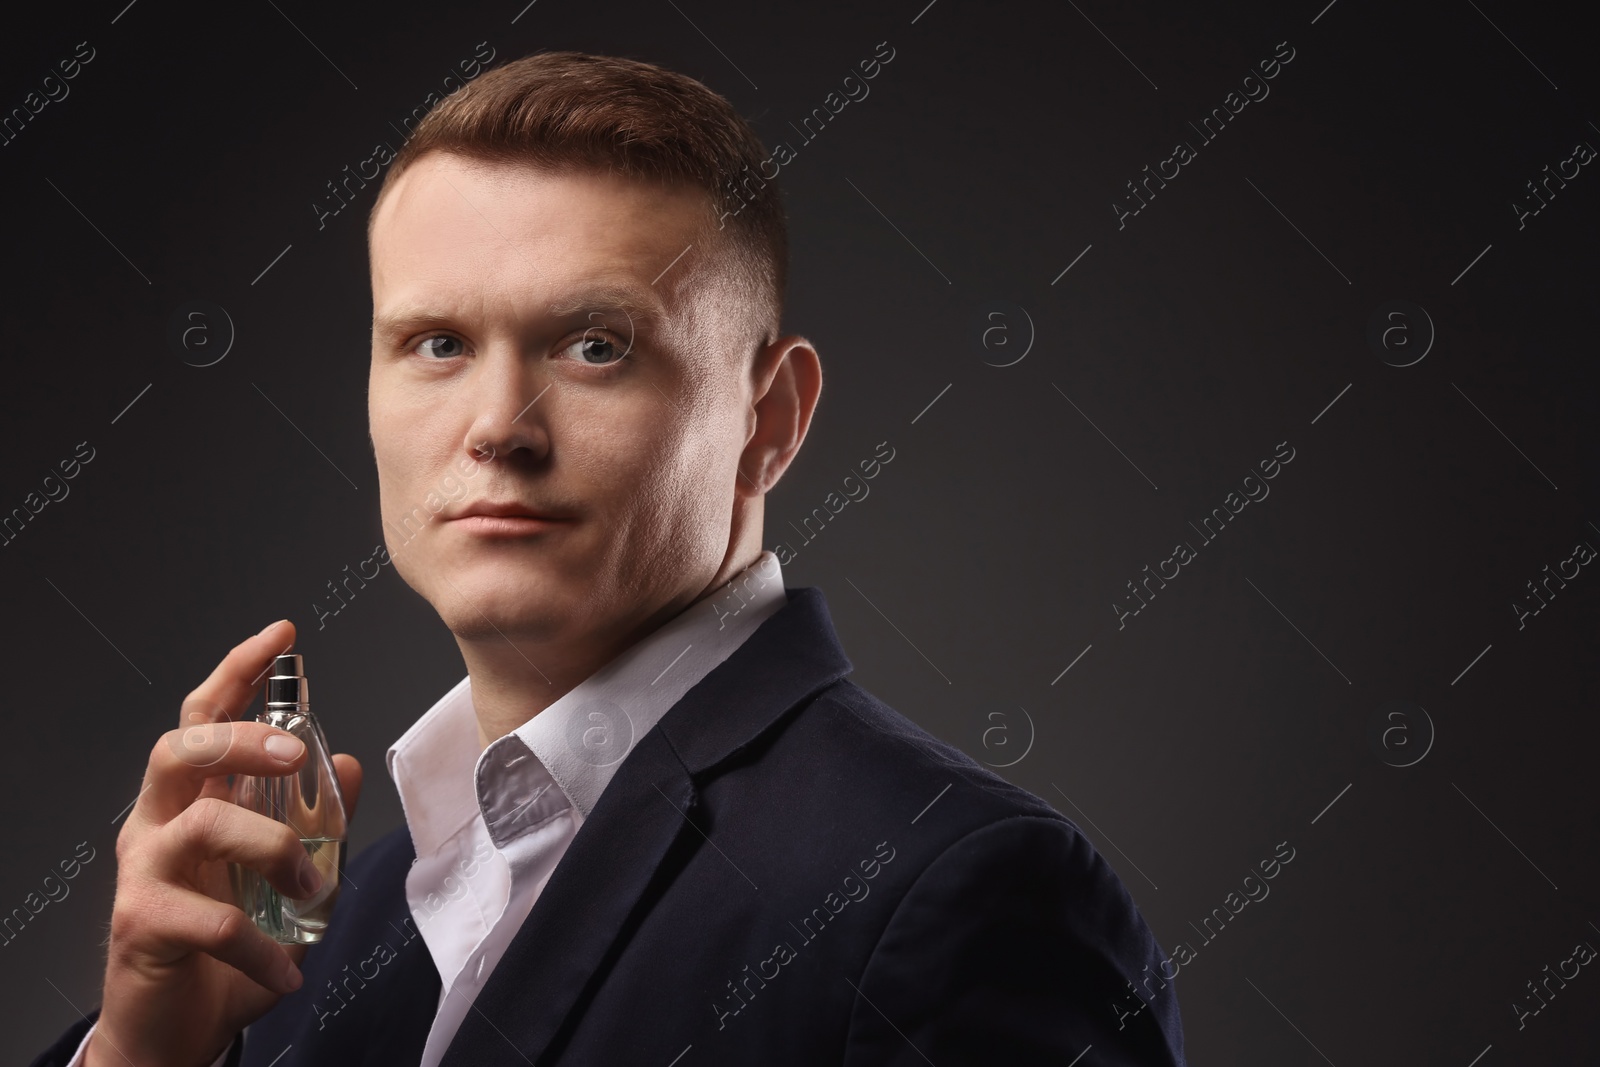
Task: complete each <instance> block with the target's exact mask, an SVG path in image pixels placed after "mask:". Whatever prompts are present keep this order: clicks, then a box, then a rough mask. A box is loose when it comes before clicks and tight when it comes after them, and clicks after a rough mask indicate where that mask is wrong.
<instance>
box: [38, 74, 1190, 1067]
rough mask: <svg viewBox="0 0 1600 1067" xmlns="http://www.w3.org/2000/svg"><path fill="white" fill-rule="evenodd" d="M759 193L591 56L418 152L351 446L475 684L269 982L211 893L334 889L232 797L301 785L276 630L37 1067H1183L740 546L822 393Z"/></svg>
mask: <svg viewBox="0 0 1600 1067" xmlns="http://www.w3.org/2000/svg"><path fill="white" fill-rule="evenodd" d="M764 162H768V161H767V160H766V157H765V153H764V150H763V148H762V146H761V144H760V141H759V140H758V139H757V138H756V136H755V134H754V132H753V131H752V130H751V129H750V128H749V127H748V125H747V124H745V123H744V122H743V121H742V120H741V119H740V118H739V117H738V116H737V114H736V113H735V112H734V111H733V109H732V108H731V106H730V105H729V104H728V103H727V101H725V100H724V99H722V98H721V97H720V96H717V95H716V94H715V93H713V92H711V91H710V90H709V89H707V88H706V87H705V86H703V85H701V84H700V83H698V82H696V81H694V80H692V79H689V78H686V77H683V76H680V75H677V74H674V73H671V72H668V71H665V70H662V69H660V68H657V67H653V66H650V65H647V64H644V63H638V62H633V61H628V60H620V59H613V58H607V57H600V56H590V55H583V54H576V53H549V54H541V55H534V56H530V57H527V58H525V59H522V60H519V61H517V62H513V63H510V64H508V65H506V66H503V67H501V68H499V69H497V70H494V71H491V72H489V73H487V74H485V75H483V76H482V77H481V78H479V79H478V80H476V81H474V82H473V83H472V84H471V85H470V86H468V87H467V88H464V89H462V90H460V91H459V92H457V93H456V94H455V95H454V96H453V97H452V98H450V99H448V100H446V101H445V102H443V103H442V104H441V105H440V106H439V107H437V108H436V109H435V110H434V111H433V112H432V113H430V114H429V116H428V117H427V119H426V120H425V121H424V122H423V123H422V124H420V125H419V126H418V128H417V130H416V132H415V134H414V136H413V138H412V140H411V141H409V142H408V143H407V145H406V146H405V148H404V150H403V151H402V152H401V153H400V154H399V155H398V156H397V158H396V160H395V162H394V163H393V165H392V166H391V168H390V170H389V172H388V174H387V175H386V176H385V180H384V184H383V187H382V189H381V190H380V192H379V195H378V199H377V201H376V203H375V205H374V208H373V214H372V218H371V223H370V229H369V238H370V253H371V266H372V287H373V339H372V364H371V376H370V381H369V419H370V423H371V434H372V442H373V448H374V454H375V458H376V462H377V467H378V473H379V487H380V490H379V491H380V498H381V509H382V513H383V517H384V526H385V531H386V534H385V536H386V539H387V541H388V546H389V552H390V553H391V555H392V559H393V563H394V565H395V567H396V569H397V570H398V571H399V573H400V574H401V575H402V576H403V577H404V578H405V580H406V582H407V583H408V584H409V585H410V586H411V587H412V588H414V589H415V590H417V592H418V593H420V594H421V595H422V596H423V597H425V598H427V600H428V601H429V603H431V604H432V605H433V606H434V608H435V609H436V610H437V611H438V613H439V615H440V618H441V619H443V621H444V622H445V624H446V625H447V626H448V627H449V628H450V630H451V632H452V633H453V634H454V635H455V638H456V641H457V643H458V645H459V647H460V649H461V653H462V657H463V659H464V660H465V662H466V666H467V677H466V678H465V679H463V681H462V682H461V684H460V685H458V686H456V687H455V688H454V689H453V690H451V691H450V692H449V693H447V694H446V695H445V696H444V697H443V698H442V699H441V700H440V701H439V702H438V703H437V704H435V705H434V707H433V708H432V709H431V710H429V711H428V712H427V713H426V714H425V715H423V716H422V718H421V719H419V720H418V721H417V722H416V723H415V725H413V726H412V727H411V728H410V729H409V730H408V731H407V732H406V733H405V734H404V736H402V737H401V738H400V740H399V741H397V742H396V743H395V745H394V746H393V747H392V748H391V749H390V751H389V755H388V768H387V769H388V771H389V773H390V774H391V776H392V777H393V778H394V780H395V784H396V787H397V789H398V790H399V793H400V797H401V801H402V805H403V807H404V811H405V825H404V826H403V827H399V828H397V829H396V830H395V831H394V832H392V833H390V834H389V835H388V836H386V837H384V838H383V839H382V840H380V841H379V842H378V843H377V844H376V845H374V846H373V847H372V848H370V849H368V850H366V851H365V852H364V853H363V854H362V855H360V856H359V857H357V858H356V859H355V860H354V861H353V862H351V863H350V865H349V867H348V870H347V871H346V872H345V877H344V879H343V883H342V888H341V891H340V894H339V897H338V903H337V907H336V910H335V911H334V914H333V917H332V920H331V924H330V928H329V932H328V935H327V938H326V940H324V941H323V942H322V943H321V944H320V945H317V946H315V947H313V948H311V949H310V950H309V952H307V951H304V950H303V949H300V948H295V949H293V950H285V949H284V948H283V947H282V946H279V945H277V944H276V943H274V942H272V941H270V940H269V939H268V938H266V937H265V936H264V935H262V934H261V933H260V932H259V931H257V930H255V929H254V927H253V926H251V925H250V924H249V923H248V922H246V921H244V920H243V914H242V913H241V912H240V911H239V910H238V909H237V908H236V907H234V906H233V904H232V897H231V895H230V893H229V891H228V888H227V881H226V873H225V870H226V864H227V863H228V862H237V863H243V864H246V865H248V866H251V867H254V868H256V869H258V870H260V871H261V872H262V873H263V874H264V875H265V876H266V877H267V878H268V879H269V880H270V881H271V882H272V883H273V884H274V885H275V886H277V887H278V888H279V889H280V890H281V891H282V892H284V893H286V894H288V895H290V896H292V897H301V898H303V897H307V896H310V895H311V894H313V893H314V892H315V891H316V888H317V886H316V880H315V878H310V879H306V878H304V877H303V872H302V871H301V869H300V860H301V859H302V858H303V855H304V853H303V850H302V849H301V847H300V845H299V842H298V840H297V839H295V838H294V836H293V835H292V834H291V833H290V832H289V831H288V830H287V829H286V828H285V827H282V826H279V825H278V824H276V823H273V822H271V821H270V820H268V819H266V818H264V817H262V816H259V815H256V814H255V813H253V812H249V811H246V810H244V809H242V808H239V807H236V806H234V805H231V804H229V803H228V802H227V800H226V792H225V785H224V782H225V776H226V775H228V774H238V773H249V774H283V773H287V772H288V771H290V770H293V769H294V768H296V767H298V766H299V764H300V762H301V761H302V760H303V759H304V758H305V753H304V749H303V747H302V746H300V745H299V744H298V742H295V741H293V740H292V739H288V740H287V741H286V736H287V735H285V734H283V733H282V732H280V731H274V730H271V729H269V728H267V727H266V726H264V725H261V724H257V723H250V722H235V721H233V720H237V719H239V718H240V716H241V715H242V714H243V713H244V712H245V711H246V708H247V706H248V704H249V701H250V699H251V697H252V696H253V694H254V692H255V689H256V681H257V679H258V676H259V675H260V673H261V672H262V671H263V670H264V669H265V668H266V666H267V665H268V664H269V663H270V662H271V659H272V657H273V656H274V655H276V654H278V653H281V652H283V651H284V650H285V649H287V648H288V647H289V646H290V645H291V644H292V642H293V640H294V632H293V628H292V627H291V626H289V625H288V624H287V622H286V621H285V622H279V623H275V624H273V625H272V626H269V627H268V628H267V629H266V630H264V631H263V632H262V633H261V634H258V635H257V636H256V637H254V638H251V639H249V640H247V641H245V642H243V643H242V644H240V645H239V646H238V647H236V648H235V649H234V650H233V651H232V652H231V653H230V654H229V655H228V657H227V658H226V659H224V660H223V662H222V663H221V664H220V665H219V666H218V668H217V670H216V672H215V673H213V675H212V676H211V678H210V679H208V680H207V681H206V682H205V683H204V684H203V685H202V686H201V687H199V688H198V689H196V690H195V691H194V693H192V694H191V696H190V699H189V701H188V702H186V704H185V709H186V711H188V712H190V713H191V714H192V713H193V712H194V711H195V710H196V709H200V710H201V711H202V712H203V716H202V717H203V718H205V719H209V720H212V722H211V724H210V725H203V726H198V727H194V726H191V728H190V730H189V731H188V733H187V735H185V736H183V737H180V735H179V733H178V732H177V731H174V733H173V734H171V735H168V736H167V737H166V738H164V739H163V741H162V742H158V743H157V744H156V746H155V748H154V749H153V751H152V755H151V758H150V765H149V770H148V772H147V776H146V782H147V786H148V788H147V789H146V790H145V792H143V793H142V794H141V796H140V799H139V801H138V802H137V804H136V805H135V808H134V811H133V813H132V814H131V816H130V818H129V819H128V822H127V825H126V826H125V828H124V830H123V831H122V834H121V837H120V838H119V841H118V849H117V853H118V885H117V896H116V903H115V905H114V908H113V915H112V923H111V937H110V942H109V951H108V961H107V968H106V979H105V986H104V995H103V1006H102V1008H101V1009H100V1011H99V1012H98V1013H97V1015H96V1016H95V1017H92V1018H90V1019H85V1020H84V1021H83V1022H82V1023H80V1024H79V1025H77V1026H75V1027H73V1028H72V1029H71V1030H70V1031H69V1032H68V1033H67V1034H66V1035H64V1036H63V1038H62V1039H61V1041H60V1042H58V1044H57V1045H56V1047H55V1048H54V1049H52V1050H51V1051H50V1052H48V1053H46V1054H45V1056H44V1057H42V1058H41V1060H40V1062H42V1063H51V1064H61V1063H68V1062H81V1063H85V1064H89V1065H91V1067H95V1065H99V1064H109V1063H132V1064H136V1065H140V1067H143V1065H145V1064H171V1065H179V1067H187V1065H194V1067H203V1065H205V1064H208V1063H224V1062H226V1063H241V1062H242V1063H243V1064H246V1065H250V1067H268V1065H273V1064H278V1065H281V1067H289V1065H291V1064H314V1065H322V1064H327V1065H334V1064H337V1065H349V1064H385V1065H389V1064H415V1063H421V1064H423V1065H425V1067H434V1065H440V1064H443V1065H447V1067H456V1065H460V1067H467V1065H472V1067H478V1065H491V1064H534V1063H537V1064H540V1065H546V1064H557V1063H562V1064H584V1065H587V1064H629V1063H647V1064H662V1065H665V1064H670V1063H682V1064H684V1065H685V1067H688V1065H690V1064H746V1063H763V1064H790V1063H792V1064H826V1063H832V1064H847V1065H866V1064H912V1063H924V1062H931V1063H937V1064H940V1065H944V1067H948V1065H952V1064H971V1063H1006V1064H1033V1063H1038V1064H1043V1063H1051V1064H1066V1063H1074V1062H1080V1057H1081V1062H1082V1063H1084V1064H1086V1065H1087V1064H1167V1065H1170V1064H1181V1063H1183V1048H1182V1035H1181V1028H1180V1024H1179V1015H1178V1009H1177V1001H1176V998H1175V990H1174V989H1173V988H1172V987H1171V986H1170V985H1169V984H1168V982H1167V981H1165V980H1164V978H1163V977H1162V976H1161V974H1160V973H1159V972H1160V971H1161V968H1162V964H1163V955H1162V953H1161V950H1160V948H1159V946H1158V945H1157V943H1156V941H1155V939H1154V937H1153V936H1152V934H1151V932H1150V930H1149V928H1148V927H1147V925H1146V924H1145V922H1144V920H1143V919H1142V917H1141V916H1140V915H1139V913H1138V910H1137V909H1136V907H1135V906H1134V903H1133V901H1132V899H1131V898H1130V897H1129V895H1128V893H1127V891H1126V889H1125V888H1124V887H1123V885H1122V883H1121V882H1120V881H1119V880H1118V878H1117V877H1116V875H1115V874H1114V873H1113V872H1112V871H1111V869H1110V868H1109V867H1108V866H1107V865H1106V864H1105V863H1104V861H1103V860H1102V859H1101V858H1100V857H1099V856H1098V855H1097V854H1096V853H1095V851H1094V849H1093V848H1092V847H1091V846H1090V844H1089V842H1088V841H1087V840H1086V839H1085V838H1084V836H1083V835H1082V834H1081V833H1080V832H1079V831H1078V830H1077V828H1076V827H1075V826H1074V825H1073V824H1072V823H1070V822H1068V821H1067V820H1066V819H1065V818H1063V817H1062V816H1061V815H1060V814H1059V813H1057V812H1055V811H1054V810H1053V809H1051V808H1050V806H1049V805H1047V804H1046V803H1045V802H1044V801H1042V800H1040V799H1039V798H1037V797H1035V796H1033V795H1031V794H1029V793H1027V792H1025V791H1023V790H1021V789H1019V788H1016V787H1014V786H1011V785H1009V784H1008V783H1006V782H1005V781H1003V780H1002V779H1000V778H999V777H997V776H996V775H994V774H992V773H990V772H989V771H988V770H986V769H985V768H983V767H981V766H979V765H978V764H976V763H974V762H973V761H972V760H971V759H969V758H968V757H966V756H965V755H963V754H962V753H961V752H959V751H958V750H956V749H954V748H952V747H951V746H949V745H946V744H943V743H942V742H940V741H938V740H936V739H934V738H933V737H932V736H930V735H929V734H927V733H925V732H924V731H922V730H920V729H918V728H917V727H916V726H914V725H913V724H912V723H911V722H910V721H909V720H907V719H905V718H904V717H902V716H901V715H899V714H898V713H896V712H895V711H893V710H892V709H890V708H888V707H887V706H885V705H884V704H882V703H881V702H880V701H878V700H876V699H875V698H874V697H872V696H871V695H870V694H868V693H866V692H865V691H863V690H861V689H860V688H858V687H856V686H855V685H853V684H852V683H851V682H849V681H848V680H847V679H846V677H845V676H846V675H847V673H848V672H849V670H850V663H849V660H848V659H847V658H846V656H845V654H844V651H843V650H842V649H841V648H840V646H839V643H838V640H837V637H836V636H835V634H834V631H833V628H832V624H831V622H830V619H829V616H828V612H827V608H826V606H825V603H824V601H823V598H822V595H821V593H820V592H819V591H817V590H815V589H796V590H786V589H785V588H784V586H783V581H782V575H781V569H780V567H779V564H778V560H777V559H776V557H774V556H773V555H772V553H770V552H763V551H762V550H761V548H760V541H761V534H762V519H763V500H764V495H765V494H766V493H767V492H768V491H769V490H770V489H771V488H772V487H773V485H774V484H776V482H777V481H778V479H779V478H780V477H781V476H782V474H783V472H784V471H785V469H786V468H787V466H788V464H789V463H790V461H791V460H792V459H793V458H794V455H795V453H796V452H797V450H798V449H799V447H800V445H801V443H802V441H803V440H804V438H805V435H806V431H807V429H808V427H809V425H810V422H811V416H812V412H813V410H814V409H815V406H816V403H817V398H818V395H819V393H820V391H821V384H822V377H821V369H820V363H819V361H818V357H817V353H816V352H815V350H814V349H813V348H812V347H811V345H810V344H809V343H808V342H807V341H806V340H805V339H804V338H803V337H799V336H796V335H781V334H780V330H779V323H780V318H781V313H782V293H783V286H784V270H785V259H786V255H787V251H786V239H785V230H784V221H783V214H782V209H781V205H780V202H779V200H778V197H777V189H776V187H775V186H774V185H772V183H771V182H770V180H766V178H765V175H764V168H763V166H762V164H763V163H764ZM222 720H228V721H222ZM196 731H198V733H197V732H196ZM196 737H198V738H199V739H200V743H201V748H202V750H203V751H205V752H207V753H208V754H207V757H206V758H204V759H199V758H195V757H194V756H193V751H194V750H193V745H194V744H195V739H196ZM207 743H212V744H214V745H215V746H216V748H215V750H212V749H206V748H205V745H206V744H207ZM185 745H188V746H190V747H189V748H185V747H184V746H185ZM337 766H338V770H339V773H340V776H341V780H342V782H343V788H344V791H345V794H346V800H347V802H349V803H351V804H353V803H354V800H355V796H356V794H357V792H358V791H359V788H360V783H361V774H360V768H359V767H358V766H356V764H355V761H354V760H352V759H350V758H349V757H340V758H339V760H338V761H337ZM1131 1006H1136V1008H1133V1007H1131ZM91 1023H92V1024H93V1025H92V1027H91ZM241 1032H242V1033H241Z"/></svg>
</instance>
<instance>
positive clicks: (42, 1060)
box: [29, 1008, 244, 1067]
mask: <svg viewBox="0 0 1600 1067" xmlns="http://www.w3.org/2000/svg"><path fill="white" fill-rule="evenodd" d="M99 1018H100V1009H99V1008H96V1009H95V1010H94V1011H92V1012H90V1013H89V1014H88V1015H86V1016H84V1017H83V1018H82V1019H79V1020H78V1021H77V1022H75V1023H73V1024H72V1025H71V1026H69V1027H67V1032H66V1033H64V1034H62V1035H61V1036H60V1037H58V1038H56V1043H55V1044H53V1045H51V1046H50V1047H49V1048H47V1049H45V1050H44V1051H43V1052H41V1053H40V1054H39V1055H38V1056H36V1057H34V1060H33V1063H32V1064H30V1065H29V1067H78V1064H80V1063H82V1060H81V1058H80V1056H79V1053H81V1052H82V1051H83V1039H84V1038H86V1037H88V1036H89V1031H90V1030H92V1029H94V1024H95V1021H96V1020H97V1019H99ZM243 1049H244V1042H243V1041H241V1040H240V1039H239V1038H238V1037H235V1038H234V1039H233V1044H231V1045H229V1046H228V1047H227V1049H226V1050H225V1051H224V1052H223V1053H222V1055H220V1056H218V1057H217V1059H216V1061H215V1062H214V1063H212V1065H211V1067H239V1054H240V1052H241V1051H243Z"/></svg>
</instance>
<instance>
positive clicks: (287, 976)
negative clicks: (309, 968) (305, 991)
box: [283, 960, 304, 993]
mask: <svg viewBox="0 0 1600 1067" xmlns="http://www.w3.org/2000/svg"><path fill="white" fill-rule="evenodd" d="M303 980H304V979H302V978H301V976H300V968H298V967H296V966H295V965H294V961H293V960H290V961H289V962H288V964H287V965H286V966H285V968H284V971H283V984H284V985H286V986H288V987H289V992H291V993H293V992H294V991H295V990H296V989H299V988H300V983H301V982H302V981H303Z"/></svg>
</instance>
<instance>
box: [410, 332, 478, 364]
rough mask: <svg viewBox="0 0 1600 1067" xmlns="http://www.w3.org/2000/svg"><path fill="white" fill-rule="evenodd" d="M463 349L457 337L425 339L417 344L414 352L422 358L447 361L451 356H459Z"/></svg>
mask: <svg viewBox="0 0 1600 1067" xmlns="http://www.w3.org/2000/svg"><path fill="white" fill-rule="evenodd" d="M465 348H466V346H465V345H464V344H462V343H461V339H460V338H459V337H425V338H423V339H422V340H421V341H420V342H419V343H418V344H417V347H416V348H415V349H414V351H416V352H418V353H420V354H421V355H424V356H433V357H435V358H439V359H449V358H450V357H451V356H459V355H461V353H462V352H463V351H464V350H465Z"/></svg>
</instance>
